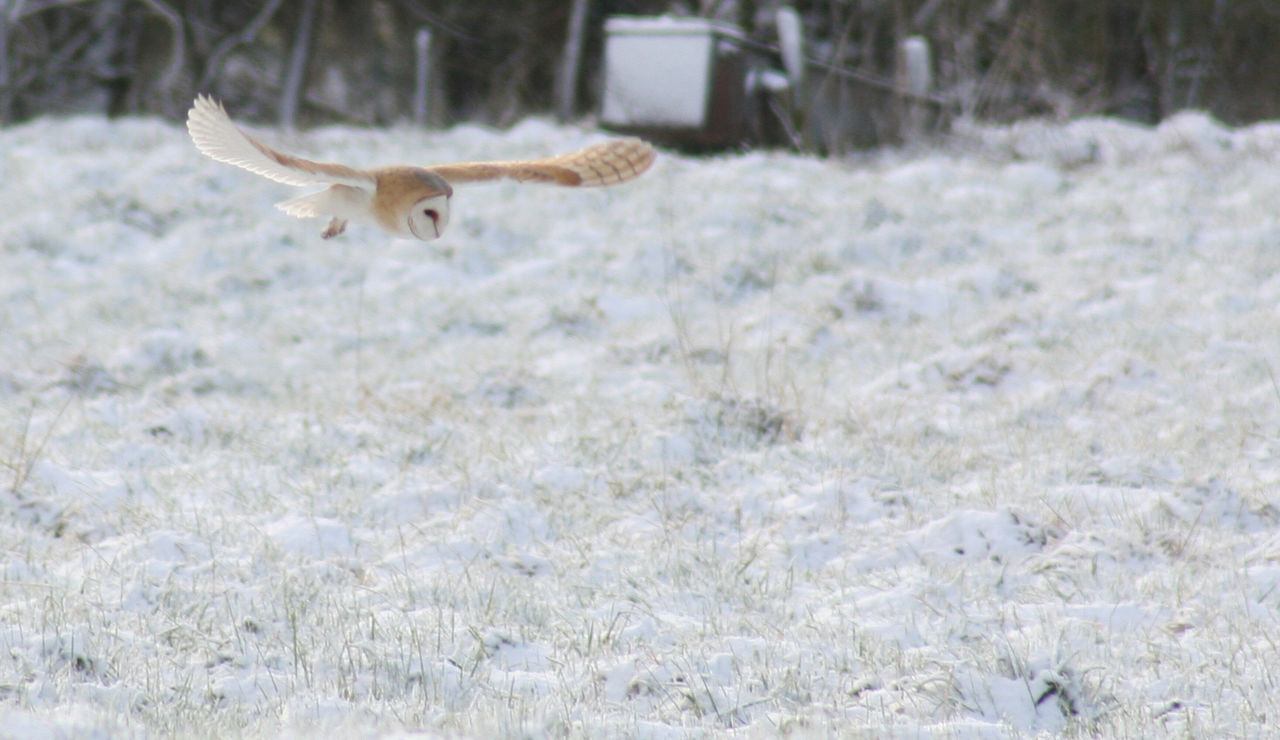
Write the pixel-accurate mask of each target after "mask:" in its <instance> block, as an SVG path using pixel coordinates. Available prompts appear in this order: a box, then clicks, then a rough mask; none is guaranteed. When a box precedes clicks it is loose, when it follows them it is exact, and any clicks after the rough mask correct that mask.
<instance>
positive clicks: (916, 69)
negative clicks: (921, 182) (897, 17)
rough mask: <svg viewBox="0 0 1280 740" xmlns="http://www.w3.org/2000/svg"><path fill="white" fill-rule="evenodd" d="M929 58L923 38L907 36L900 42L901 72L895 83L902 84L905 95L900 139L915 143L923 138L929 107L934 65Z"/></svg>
mask: <svg viewBox="0 0 1280 740" xmlns="http://www.w3.org/2000/svg"><path fill="white" fill-rule="evenodd" d="M930 56H931V55H930V54H929V42H928V41H926V40H925V39H924V37H923V36H908V37H907V38H905V39H903V41H902V51H901V55H900V57H899V59H900V60H901V64H902V70H901V72H900V73H899V76H898V79H899V80H900V81H901V82H902V83H904V84H905V87H906V93H907V94H906V95H904V96H902V97H903V98H905V99H904V100H903V102H904V103H905V105H903V107H902V110H903V112H904V114H905V115H904V116H903V122H902V133H903V139H905V140H906V141H907V142H908V143H914V142H917V141H920V140H921V139H922V138H924V131H925V123H926V120H927V118H928V107H927V105H926V104H925V102H924V101H925V98H926V97H928V95H929V91H930V89H932V88H933V61H932V59H931V58H930Z"/></svg>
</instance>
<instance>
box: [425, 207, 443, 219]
mask: <svg viewBox="0 0 1280 740" xmlns="http://www.w3.org/2000/svg"><path fill="white" fill-rule="evenodd" d="M422 215H424V216H426V217H427V218H429V219H431V220H432V221H439V220H440V212H439V211H437V210H436V209H434V208H426V209H424V210H423V211H422Z"/></svg>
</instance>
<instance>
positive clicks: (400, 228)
mask: <svg viewBox="0 0 1280 740" xmlns="http://www.w3.org/2000/svg"><path fill="white" fill-rule="evenodd" d="M187 132H188V133H190V134H191V140H192V141H193V142H195V145H196V148H197V149H199V150H200V151H201V153H203V154H204V155H205V156H208V157H211V158H213V159H216V160H217V161H219V162H226V163H227V164H233V165H235V166H237V167H243V168H244V169H246V170H249V171H250V172H254V173H256V174H259V175H262V176H263V177H266V178H269V179H272V180H275V181H276V182H281V183H284V184H286V185H297V186H307V185H327V186H328V187H327V188H326V189H324V190H321V191H320V192H318V193H311V194H310V195H304V196H302V197H300V198H294V199H293V200H286V201H284V202H283V203H277V204H276V207H277V208H279V209H280V210H282V211H284V212H285V213H287V214H289V215H290V216H297V217H298V218H328V219H330V220H329V225H328V227H326V228H325V230H324V232H323V233H321V236H323V237H324V238H325V239H329V238H332V237H335V236H337V235H338V234H341V233H342V232H343V231H345V230H346V228H347V222H348V221H353V222H355V223H358V224H364V225H368V226H377V227H380V228H382V229H385V230H387V231H389V232H391V233H392V234H395V235H396V236H400V237H405V238H413V239H421V240H422V241H430V240H431V239H437V238H439V237H440V235H441V234H443V233H444V229H445V227H446V226H448V225H449V198H450V197H451V196H452V195H453V186H454V185H461V184H465V183H472V182H482V181H485V180H500V179H502V178H504V177H509V178H511V179H512V180H515V181H517V182H546V183H552V184H555V185H567V186H571V187H603V186H606V185H617V184H618V183H622V182H626V181H628V180H631V179H632V178H635V177H638V176H639V175H640V174H642V173H643V172H644V171H645V170H647V169H649V165H651V164H653V159H654V151H653V147H651V146H649V145H648V144H646V143H645V142H643V141H641V140H639V139H630V138H628V139H613V140H610V141H606V142H604V143H602V144H596V145H595V146H589V147H587V148H585V149H579V150H578V151H576V152H570V153H569V154H561V155H559V156H556V157H545V158H543V159H528V160H515V161H506V162H457V163H454V164H440V165H434V166H430V167H413V166H398V167H378V168H376V169H371V170H361V169H356V168H354V167H347V166H346V165H341V164H330V163H327V162H312V161H311V160H308V159H302V158H301V157H292V156H289V155H288V154H284V153H282V152H278V151H276V150H274V149H272V148H271V147H269V146H267V145H265V144H263V143H262V142H260V141H258V140H257V139H254V138H253V137H251V136H249V135H248V134H246V133H245V132H243V131H241V130H240V129H239V128H238V127H237V126H236V125H235V124H234V123H232V122H231V118H230V117H229V116H228V115H227V111H226V109H225V108H223V107H222V104H221V103H219V102H216V101H215V100H213V99H212V98H209V97H206V96H204V95H200V96H197V97H196V100H195V103H194V104H193V105H192V106H191V110H190V111H188V112H187Z"/></svg>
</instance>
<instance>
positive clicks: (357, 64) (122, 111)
mask: <svg viewBox="0 0 1280 740" xmlns="http://www.w3.org/2000/svg"><path fill="white" fill-rule="evenodd" d="M783 4H784V3H783V2H782V1H781V0H776V1H775V0H683V1H678V0H585V3H584V4H583V5H584V7H585V14H584V16H583V17H582V24H581V26H580V28H582V29H583V34H582V37H581V42H580V44H579V45H578V48H579V54H580V58H581V64H580V65H578V67H577V70H578V71H577V72H576V73H574V74H572V75H571V79H568V80H561V85H562V86H563V85H565V84H568V85H570V88H569V89H570V90H571V92H572V96H571V98H570V102H571V103H572V111H573V113H574V114H576V115H591V114H592V113H593V111H595V110H596V109H597V105H598V101H599V96H600V81H601V77H602V75H601V70H600V66H601V59H602V49H603V39H604V34H603V30H602V29H603V25H604V20H605V18H606V17H608V16H610V15H614V14H657V13H673V14H677V15H692V16H700V17H706V18H713V19H717V20H721V21H725V22H728V23H734V24H737V25H738V26H740V27H742V28H743V29H744V31H745V32H746V33H747V34H749V35H750V37H751V38H753V39H755V40H756V41H758V42H760V43H761V44H762V45H765V46H770V45H776V44H777V37H776V30H775V29H774V17H775V12H776V10H777V8H778V7H779V6H781V5H783ZM787 4H789V5H791V6H792V7H794V8H795V9H796V10H797V11H798V12H799V14H800V17H801V19H802V21H803V26H804V31H805V38H806V55H807V56H808V57H809V58H810V59H811V60H814V61H815V62H817V63H819V64H820V65H822V66H818V67H816V68H815V69H814V71H813V74H812V75H811V79H810V84H812V85H817V86H822V85H828V86H830V85H841V86H846V87H849V90H848V92H847V93H842V94H841V95H839V96H835V97H834V98H832V99H834V100H838V101H842V102H840V103H839V107H842V108H844V110H843V111H837V112H836V113H835V114H837V115H846V116H855V117H856V116H866V117H867V121H866V132H867V133H866V135H865V136H863V137H861V140H860V141H859V142H858V143H859V144H860V145H868V144H878V143H884V142H886V141H891V140H893V139H894V138H895V134H894V130H895V121H896V120H897V119H896V116H897V115H898V113H895V112H894V111H895V108H894V106H893V105H892V100H890V99H888V98H886V97H885V96H886V92H885V90H884V89H883V88H881V89H879V90H874V89H868V90H866V91H865V94H863V92H860V90H859V87H858V83H857V82H856V81H851V79H853V78H851V77H850V76H848V75H847V74H842V73H838V72H837V70H842V71H844V72H852V73H856V74H862V75H865V76H867V77H868V78H872V79H881V80H888V81H892V80H894V79H896V78H897V77H896V76H897V75H898V70H897V67H898V58H899V53H900V49H901V47H902V42H903V40H904V39H906V38H907V37H909V36H920V37H923V38H925V39H927V40H928V42H929V44H930V48H931V51H932V66H933V74H934V90H935V92H936V93H937V95H938V96H939V97H940V99H943V100H945V101H946V104H945V107H946V108H947V112H948V115H969V116H973V117H976V118H980V119H986V120H996V121H1004V120H1011V119H1017V118H1021V117H1027V116H1049V117H1055V118H1066V117H1071V116H1077V115H1083V114H1112V115H1121V116H1125V117H1128V118H1132V119H1135V120H1139V121H1146V122H1152V121H1155V120H1158V119H1160V118H1162V117H1164V116H1166V115H1168V114H1170V113H1172V112H1174V111H1177V110H1180V109H1183V108H1198V109H1203V110H1207V111H1209V112H1211V113H1212V114H1213V115H1215V116H1216V117H1218V118H1219V119H1221V120H1223V121H1225V122H1227V123H1232V124H1239V123H1246V122H1250V121H1254V120H1258V119H1263V118H1277V117H1280V3H1277V2H1276V1H1275V0H1107V1H1105V2H1076V1H1075V0H794V1H793V2H790V3H787ZM574 5H575V3H574V2H570V1H569V0H495V1H489V2H486V1H484V0H369V1H367V2H343V1H340V0H262V1H261V2H247V1H244V0H0V122H14V121H21V120H25V119H29V118H32V117H36V116H39V115H44V114H62V113H89V112H97V113H105V114H108V115H112V116H119V115H135V114H156V115H162V116H168V117H170V118H175V119H176V118H179V117H181V116H182V115H183V113H184V111H185V110H186V108H187V106H188V105H189V104H190V101H191V98H192V97H193V96H194V94H195V93H196V92H209V93H212V94H214V95H216V96H218V97H220V98H223V99H225V100H227V101H228V104H229V105H231V106H232V107H233V109H234V110H235V113H236V116H237V117H238V118H244V119H249V120H255V119H256V120H259V121H269V122H279V123H283V124H285V125H293V124H294V123H296V124H298V125H310V124H317V123H324V122H346V123H359V124H369V125H380V124H389V123H394V122H398V121H408V120H415V119H418V120H424V122H426V123H430V124H433V125H450V124H454V123H458V122H462V121H474V122H481V123H486V124H491V125H497V126H503V125H508V124H511V123H512V122H514V121H516V120H518V119H520V118H521V117H524V116H527V115H531V114H547V113H550V112H551V111H553V110H555V108H556V103H555V94H554V91H555V90H556V84H557V74H564V73H563V72H561V71H560V70H561V69H562V67H563V65H562V64H561V61H562V58H563V57H564V55H565V53H566V40H567V38H568V35H569V29H570V27H571V25H572V24H571V19H572V14H571V10H572V8H573V6H574ZM890 92H891V91H890ZM889 97H890V98H891V97H892V95H891V94H890V95H889ZM424 116H425V119H424V118H423V117H424Z"/></svg>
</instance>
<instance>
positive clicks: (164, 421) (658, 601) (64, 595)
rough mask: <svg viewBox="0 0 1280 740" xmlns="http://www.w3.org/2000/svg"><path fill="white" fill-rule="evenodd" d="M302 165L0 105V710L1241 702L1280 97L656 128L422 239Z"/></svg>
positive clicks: (1262, 507) (11, 714) (141, 727)
mask: <svg viewBox="0 0 1280 740" xmlns="http://www.w3.org/2000/svg"><path fill="white" fill-rule="evenodd" d="M233 113H234V112H233ZM265 136H266V138H268V139H269V140H271V141H273V142H274V143H277V144H279V145H281V146H282V147H283V148H286V149H293V150H295V151H297V152H299V153H302V154H306V155H311V156H315V157H320V158H328V159H335V160H339V161H346V162H350V163H354V164H362V165H372V164H379V163H394V162H421V163H431V162H440V161H450V160H460V159H483V158H496V157H524V156H531V155H540V154H546V153H550V152H553V151H560V150H567V149H571V148H574V147H577V146H579V145H581V144H584V143H586V142H588V141H590V140H593V139H594V138H596V137H598V136H599V134H596V133H592V132H586V131H581V130H577V129H570V128H557V127H554V126H551V125H549V124H546V123H542V122H536V121H535V122H528V123H525V124H522V125H521V126H519V127H517V128H516V129H514V130H512V131H509V132H505V133H492V132H488V131H484V130H480V129H476V128H469V127H464V128H458V129H454V130H450V131H444V132H429V131H415V130H409V129H400V130H393V131H382V132H367V131H357V130H350V129H323V130H319V131H314V132H310V133H306V134H302V135H298V136H287V135H283V134H274V135H273V134H272V133H271V132H267V133H266V134H265ZM298 194H299V191H297V190H294V189H291V188H287V187H285V186H281V185H277V184H274V183H271V182H268V181H266V180H263V179H261V178H258V177H255V176H253V175H251V174H248V173H245V172H243V171H240V170H236V169H234V168H232V167H228V166H226V165H221V164H217V163H215V162H212V161H210V160H207V159H204V158H202V157H201V156H199V155H198V154H197V152H196V151H195V149H194V147H192V146H191V144H190V142H189V141H188V139H187V137H186V133H185V131H184V130H183V129H182V128H181V127H179V126H177V125H173V124H168V123H163V122H158V121H120V122H106V121H103V120H99V119H90V118H81V119H71V120H44V121H39V122H36V123H32V124H27V125H22V126H16V127H12V128H8V129H3V130H0V213H2V214H3V219H0V243H2V245H3V247H2V249H0V260H3V263H2V265H3V268H2V269H0V296H2V298H3V300H2V302H0V356H2V357H3V362H2V364H0V463H3V465H2V466H0V547H2V550H0V552H2V554H0V594H2V595H3V596H2V598H0V648H3V650H2V652H0V735H5V736H10V735H27V734H62V735H64V736H81V735H86V734H92V733H93V732H95V731H97V732H100V733H101V734H100V735H99V736H114V735H130V734H154V735H169V734H177V735H182V736H186V735H249V736H275V735H278V734H300V735H311V734H320V733H327V734H331V735H334V736H339V735H346V734H351V733H366V734H375V733H381V732H396V731H405V730H409V731H415V730H426V731H428V732H439V733H446V734H461V735H468V736H476V737H481V736H492V735H506V736H511V735H532V736H539V735H544V734H545V735H552V736H559V735H571V736H592V737H599V736H618V735H627V736H636V737H653V738H667V737H685V736H722V735H723V736H746V737H764V736H771V735H774V734H778V733H798V734H801V735H808V734H815V735H818V736H824V735H829V734H834V735H842V734H855V735H860V734H875V735H880V734H889V732H892V733H893V734H897V735H899V736H908V737H916V736H925V737H934V736H943V737H950V736H963V737H970V736H975V737H1003V736H1017V735H1027V734H1033V733H1037V732H1042V731H1049V732H1058V731H1066V732H1069V733H1075V734H1080V735H1093V734H1105V735H1117V734H1118V735H1129V736H1134V735H1151V734H1171V735H1179V736H1182V735H1191V736H1198V737H1211V736H1222V735H1224V734H1225V735H1251V734H1256V733H1259V732H1262V731H1263V730H1264V728H1265V727H1268V726H1274V723H1275V722H1276V719H1277V717H1280V686H1277V682H1278V681H1280V499H1278V497H1277V492H1280V382H1278V378H1280V308H1278V307H1280V215H1277V214H1280V126H1275V125H1271V126H1255V127H1252V128H1249V129H1244V130H1238V131H1230V130H1226V129H1222V128H1219V127H1217V126H1216V125H1215V124H1214V123H1213V122H1211V121H1209V120H1208V119H1206V118H1204V117H1201V116H1197V115H1191V114H1185V115H1182V116H1179V117H1177V118H1175V119H1173V120H1171V121H1170V122H1167V123H1166V124H1164V125H1162V126H1161V127H1159V128H1157V129H1154V130H1151V129H1143V128H1139V127H1136V126H1131V125H1128V124H1122V123H1119V122H1114V121H1106V120H1090V121H1082V122H1077V123H1073V124H1070V125H1066V126H1047V125H1038V124H1025V125H1021V126H1017V127H1014V128H1007V129H970V130H967V131H965V132H962V133H961V134H959V135H958V136H956V137H955V139H954V141H952V142H950V143H949V144H948V145H947V146H946V148H945V149H936V150H931V151H926V152H918V153H914V154H908V153H902V152H899V153H883V154H879V155H876V156H874V157H869V158H867V159H865V160H863V161H859V162H843V163H842V162H828V161H818V160H814V159H809V158H803V157H796V156H787V155H782V154H767V153H751V154H746V155H734V156H724V157H717V158H710V159H693V158H686V157H682V156H678V155H675V154H670V153H664V154H663V155H662V157H661V158H660V160H659V162H658V163H657V164H656V165H655V167H654V169H653V171H651V172H650V173H649V174H648V175H646V176H645V177H643V178H642V179H641V180H639V181H637V182H635V183H632V184H630V185H627V186H623V187H619V188H616V189H610V190H603V191H601V190H597V191H586V192H584V191H574V190H563V189H553V188H548V187H535V186H519V185H514V184H498V185H482V186H475V187H470V188H465V189H459V191H458V192H457V193H456V195H455V198H454V220H453V224H452V226H451V228H450V231H449V232H448V233H446V235H445V237H444V238H443V239H441V240H440V241H438V242H433V243H431V244H423V243H420V242H408V241H395V240H392V239H390V238H388V237H386V236H385V235H383V234H381V233H377V232H374V231H370V230H368V229H361V228H359V227H352V229H351V230H349V231H348V233H347V234H346V235H344V236H342V237H340V238H338V239H334V240H332V241H325V240H322V239H321V238H320V237H319V231H320V230H321V228H322V226H323V224H321V223H320V222H315V221H307V222H303V221H296V220H293V219H290V218H288V217H286V216H284V215H283V214H280V213H279V212H277V211H275V209H274V208H273V207H272V204H273V203H274V202H275V201H278V200H283V199H285V198H288V197H293V196H295V195H298Z"/></svg>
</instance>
